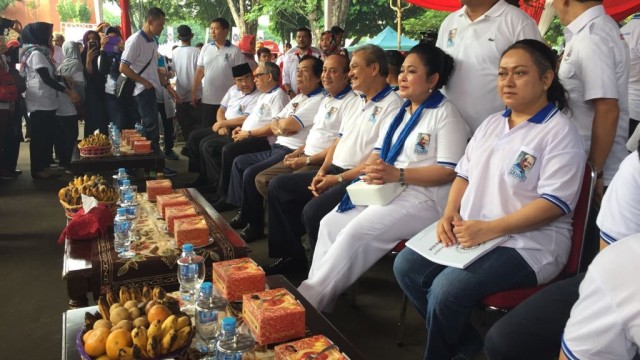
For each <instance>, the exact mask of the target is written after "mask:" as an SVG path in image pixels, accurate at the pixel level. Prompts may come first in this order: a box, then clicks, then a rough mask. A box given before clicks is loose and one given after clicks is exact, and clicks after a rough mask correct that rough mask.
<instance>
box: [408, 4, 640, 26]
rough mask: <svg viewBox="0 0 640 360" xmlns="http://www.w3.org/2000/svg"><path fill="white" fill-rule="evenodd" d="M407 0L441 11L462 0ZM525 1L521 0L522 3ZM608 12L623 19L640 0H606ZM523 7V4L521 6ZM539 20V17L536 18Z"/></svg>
mask: <svg viewBox="0 0 640 360" xmlns="http://www.w3.org/2000/svg"><path fill="white" fill-rule="evenodd" d="M406 1H407V2H409V3H411V4H413V5H417V6H420V7H423V8H427V9H433V10H441V11H456V10H458V9H460V7H461V4H460V0H406ZM545 1H546V0H530V1H529V5H531V6H532V7H535V6H536V5H538V4H537V3H541V5H543V6H544V3H545ZM523 2H524V1H522V0H521V1H520V3H521V4H522V3H523ZM602 4H603V5H604V8H605V10H606V11H607V14H609V15H611V17H612V18H614V19H615V20H616V21H621V20H623V19H625V18H626V17H627V16H629V15H631V14H633V13H635V12H638V11H640V0H604V1H603V2H602ZM521 7H522V6H521ZM536 20H538V19H536Z"/></svg>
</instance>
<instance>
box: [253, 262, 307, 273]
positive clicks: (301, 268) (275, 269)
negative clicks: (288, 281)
mask: <svg viewBox="0 0 640 360" xmlns="http://www.w3.org/2000/svg"><path fill="white" fill-rule="evenodd" d="M308 270H309V269H308V268H307V259H305V258H280V259H278V260H277V261H276V262H274V263H273V264H271V265H267V266H265V267H264V273H265V274H266V275H278V274H289V273H302V272H306V271H308Z"/></svg>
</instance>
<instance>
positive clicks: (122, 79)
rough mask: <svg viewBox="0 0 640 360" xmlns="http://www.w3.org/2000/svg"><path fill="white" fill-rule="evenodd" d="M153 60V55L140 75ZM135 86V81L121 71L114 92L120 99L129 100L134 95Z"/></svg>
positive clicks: (139, 73) (140, 72)
mask: <svg viewBox="0 0 640 360" xmlns="http://www.w3.org/2000/svg"><path fill="white" fill-rule="evenodd" d="M151 60H153V56H152V57H151V59H149V61H148V62H147V65H145V66H144V67H143V68H142V70H140V71H139V72H138V75H141V74H142V73H143V72H144V71H145V70H147V67H148V66H149V64H151ZM135 88H136V83H135V81H133V80H131V79H129V78H128V77H126V76H125V75H124V74H122V73H121V74H120V75H119V76H118V79H116V88H115V91H114V94H115V95H116V97H117V98H118V100H127V99H130V98H132V97H133V90H135Z"/></svg>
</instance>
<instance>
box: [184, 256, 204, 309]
mask: <svg viewBox="0 0 640 360" xmlns="http://www.w3.org/2000/svg"><path fill="white" fill-rule="evenodd" d="M204 267H205V266H204V258H203V257H202V256H200V255H197V254H196V253H195V252H194V251H193V245H191V244H184V245H183V246H182V255H180V258H179V259H178V282H179V283H180V296H181V297H182V300H183V301H184V302H185V304H187V305H186V306H185V307H184V308H183V309H181V310H183V311H185V312H186V313H189V312H191V313H193V312H194V308H193V303H194V300H195V293H196V290H197V289H198V288H199V287H200V284H202V282H203V281H204V274H205V268H204Z"/></svg>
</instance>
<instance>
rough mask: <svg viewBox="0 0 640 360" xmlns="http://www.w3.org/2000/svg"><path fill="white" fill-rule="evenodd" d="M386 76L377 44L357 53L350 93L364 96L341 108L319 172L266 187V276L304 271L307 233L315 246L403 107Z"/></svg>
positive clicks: (282, 178) (277, 180)
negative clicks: (382, 133) (325, 220)
mask: <svg viewBox="0 0 640 360" xmlns="http://www.w3.org/2000/svg"><path fill="white" fill-rule="evenodd" d="M388 75H389V67H388V63H387V56H386V54H385V52H384V50H382V49H381V48H379V47H377V46H375V45H364V46H362V47H360V48H358V49H357V50H356V51H355V52H354V53H353V57H352V59H351V63H350V71H349V77H350V78H351V87H352V88H353V90H356V91H358V92H360V93H362V95H361V96H358V97H356V98H354V99H352V100H349V101H348V103H347V104H345V109H344V110H343V113H344V114H345V116H344V117H343V119H342V122H341V124H340V131H339V132H338V139H336V140H335V142H334V143H333V145H331V148H329V150H328V151H327V156H326V157H325V160H324V162H323V164H322V166H321V167H320V170H318V171H317V172H316V171H311V172H304V173H294V174H286V175H281V176H278V177H276V178H274V179H273V180H272V181H271V182H270V183H269V191H268V194H269V195H268V197H267V200H268V201H269V206H268V207H269V235H268V236H269V238H268V239H269V256H270V257H272V258H276V259H278V260H277V261H276V262H275V263H273V264H271V265H268V266H266V267H265V271H266V272H267V273H268V274H270V275H271V274H279V273H290V272H306V271H307V270H308V269H307V259H306V255H305V250H304V247H303V246H302V243H301V237H302V235H304V234H305V232H306V233H307V236H308V238H309V241H310V242H311V246H312V247H313V246H315V243H316V239H317V237H318V229H319V227H320V220H322V218H323V217H324V216H325V215H326V214H327V213H328V212H329V211H331V210H332V209H333V208H335V207H336V205H338V203H339V202H340V200H341V199H342V197H343V196H344V193H345V189H346V188H347V186H348V185H349V183H351V181H352V180H353V179H355V178H356V177H358V176H360V174H361V172H362V171H363V169H364V165H363V164H362V163H363V162H364V161H365V160H366V159H367V157H368V156H369V154H371V151H372V150H373V147H374V145H375V141H376V140H377V138H378V136H379V134H380V131H381V129H382V128H385V127H386V126H387V122H390V121H391V120H393V117H394V116H395V115H396V113H397V112H398V110H399V109H400V106H402V99H401V98H400V97H399V96H398V95H397V94H396V92H395V91H393V89H392V88H391V86H389V84H387V76H388ZM301 213H302V218H301V217H300V214H301Z"/></svg>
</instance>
